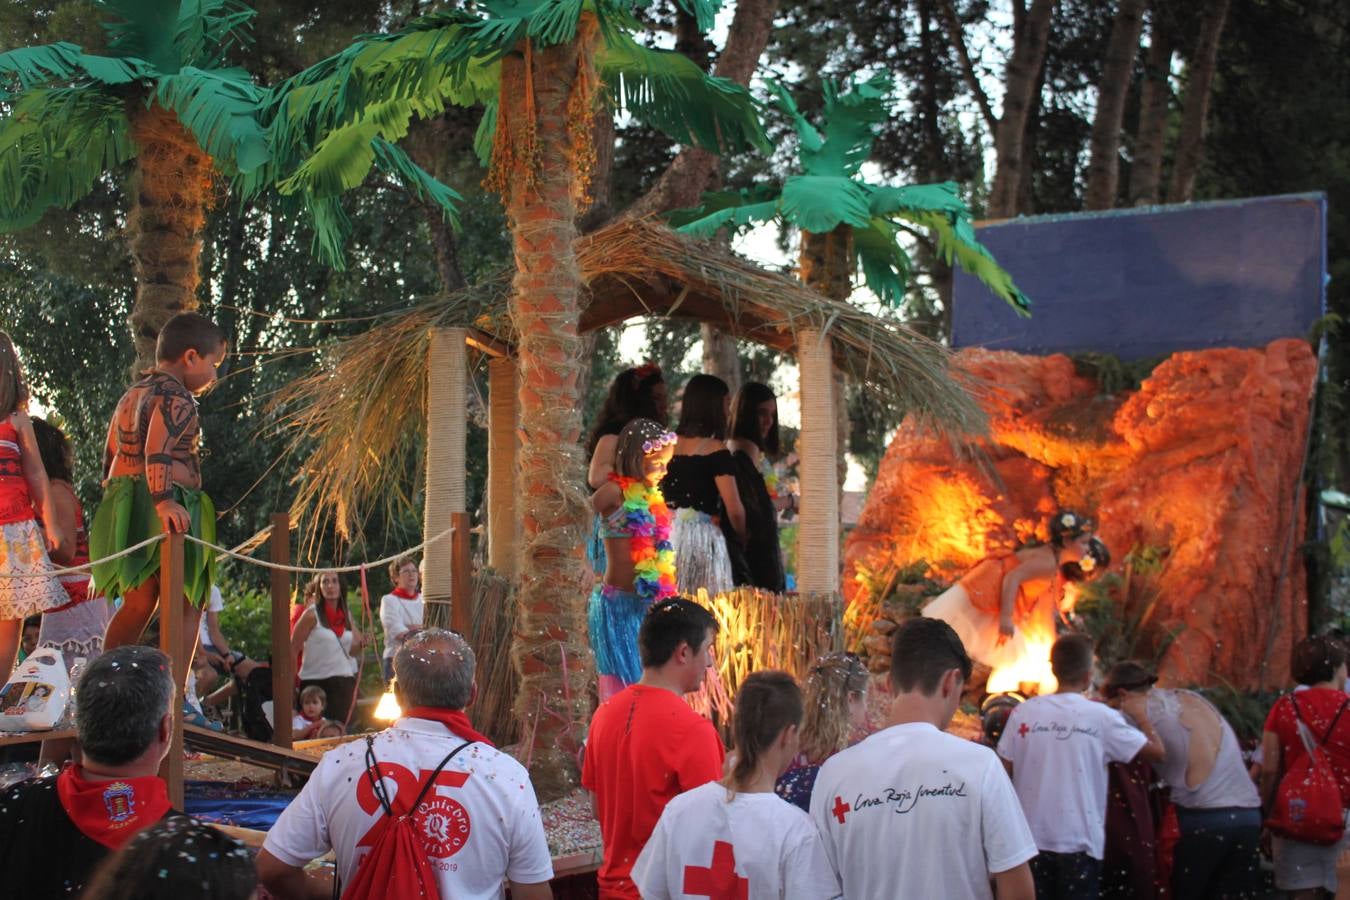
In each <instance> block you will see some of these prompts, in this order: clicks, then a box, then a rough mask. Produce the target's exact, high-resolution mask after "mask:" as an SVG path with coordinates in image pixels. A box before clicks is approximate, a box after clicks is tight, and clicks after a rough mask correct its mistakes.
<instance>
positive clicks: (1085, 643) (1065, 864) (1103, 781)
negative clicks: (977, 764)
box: [998, 634, 1164, 900]
mask: <svg viewBox="0 0 1350 900" xmlns="http://www.w3.org/2000/svg"><path fill="white" fill-rule="evenodd" d="M1092 665H1093V648H1092V639H1091V638H1089V637H1087V636H1086V635H1082V634H1066V635H1064V636H1063V637H1061V638H1060V639H1059V640H1057V641H1055V645H1054V646H1053V647H1052V648H1051V649H1050V669H1051V671H1053V672H1054V674H1055V678H1057V679H1058V680H1059V689H1058V690H1057V691H1056V692H1055V693H1053V694H1049V695H1046V696H1044V697H1032V698H1031V699H1030V700H1027V701H1026V702H1025V703H1022V704H1020V705H1018V706H1017V708H1016V709H1014V710H1013V711H1012V714H1011V715H1010V716H1009V717H1008V724H1007V725H1006V726H1005V727H1004V729H1003V736H1002V737H1001V738H1000V739H999V742H998V753H999V756H1001V757H1003V759H1004V761H1005V763H1006V765H1007V766H1008V772H1009V774H1010V775H1012V779H1013V786H1014V787H1015V788H1016V789H1017V797H1018V799H1019V800H1021V801H1022V809H1023V810H1024V811H1025V812H1026V816H1027V822H1028V823H1029V824H1030V825H1031V833H1032V834H1033V835H1035V838H1036V846H1037V848H1038V849H1039V850H1040V854H1039V855H1038V856H1037V857H1036V859H1035V860H1034V861H1033V862H1032V864H1031V870H1032V874H1033V875H1034V876H1035V879H1036V896H1037V898H1038V900H1057V898H1061V897H1062V898H1066V900H1067V898H1075V900H1077V898H1082V897H1096V896H1097V894H1098V885H1099V883H1100V880H1101V870H1102V858H1103V857H1104V856H1105V855H1106V854H1105V851H1106V787H1107V770H1106V766H1107V764H1108V763H1113V762H1130V761H1131V760H1133V759H1134V758H1135V757H1136V756H1138V757H1141V758H1143V759H1145V760H1148V761H1149V762H1155V763H1156V762H1161V761H1162V758H1163V752H1164V751H1163V744H1162V740H1161V739H1160V738H1159V737H1158V734H1157V732H1155V731H1154V730H1153V726H1152V725H1151V724H1150V723H1149V720H1148V711H1147V704H1146V702H1133V701H1131V708H1130V709H1129V710H1128V712H1129V714H1130V716H1131V717H1132V718H1134V720H1135V721H1136V722H1137V723H1138V724H1139V727H1138V728H1135V727H1134V726H1133V725H1131V724H1130V723H1129V722H1127V721H1126V720H1125V717H1124V716H1122V715H1121V714H1120V713H1119V712H1117V711H1116V710H1114V709H1112V708H1111V707H1109V706H1107V705H1106V704H1105V703H1097V702H1094V701H1092V700H1089V699H1088V698H1087V697H1085V696H1083V694H1084V692H1085V691H1087V689H1088V687H1089V686H1091V684H1092Z"/></svg>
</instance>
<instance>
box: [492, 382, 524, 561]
mask: <svg viewBox="0 0 1350 900" xmlns="http://www.w3.org/2000/svg"><path fill="white" fill-rule="evenodd" d="M516 380H517V379H516V361H515V360H514V359H511V358H510V357H501V358H497V359H492V360H490V361H489V362H488V483H487V510H488V513H487V536H488V547H487V549H488V565H489V566H491V567H492V568H493V570H494V571H496V572H497V573H498V574H499V575H501V576H502V577H503V578H505V579H506V580H507V581H508V582H509V581H512V580H514V579H515V577H516V571H517V569H516V548H517V544H518V542H517V535H518V532H519V529H520V517H519V516H518V515H517V514H516V466H517V465H518V458H517V457H518V453H517V451H518V450H519V448H520V438H519V437H518V436H517V434H516V419H517V416H518V408H519V404H518V400H517V397H516V387H517V386H516Z"/></svg>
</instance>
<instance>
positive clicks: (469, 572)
mask: <svg viewBox="0 0 1350 900" xmlns="http://www.w3.org/2000/svg"><path fill="white" fill-rule="evenodd" d="M451 520H452V521H453V522H454V523H455V533H454V536H453V542H452V544H451V550H450V560H451V561H450V567H451V568H452V569H453V570H454V576H455V577H454V589H453V596H454V598H455V603H454V605H453V606H451V607H450V627H451V628H453V629H454V630H455V631H458V632H459V633H460V634H462V635H464V637H466V638H468V637H469V636H470V634H471V632H470V630H469V629H470V627H471V622H470V616H471V612H472V609H473V600H472V595H473V562H472V561H471V560H470V559H469V547H470V544H469V537H470V533H469V514H468V513H466V512H457V513H455V514H454V515H452V516H451Z"/></svg>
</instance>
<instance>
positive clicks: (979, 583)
mask: <svg viewBox="0 0 1350 900" xmlns="http://www.w3.org/2000/svg"><path fill="white" fill-rule="evenodd" d="M1092 527H1093V523H1092V521H1091V520H1090V519H1088V518H1086V517H1084V516H1081V515H1079V514H1078V513H1076V512H1073V511H1071V510H1060V511H1059V512H1058V513H1056V514H1055V517H1054V518H1053V519H1051V520H1050V543H1048V544H1037V545H1033V546H1027V547H1022V548H1021V549H1019V550H1016V551H1014V552H1012V553H1005V554H1000V555H998V556H992V557H989V558H987V559H984V560H981V561H980V562H979V563H978V564H977V565H976V566H975V567H974V568H973V569H971V570H970V571H969V572H967V573H966V574H965V575H964V576H962V577H961V580H960V581H958V582H957V583H956V584H954V585H952V586H951V587H949V588H948V589H947V590H946V591H944V592H942V593H941V594H939V595H938V596H937V597H935V598H934V599H933V600H932V602H930V603H929V604H928V605H927V606H926V607H924V610H923V614H924V615H925V616H928V617H929V618H932V619H942V620H943V621H944V622H946V623H947V624H948V625H951V626H952V628H953V629H955V631H956V633H957V634H958V635H959V636H960V637H961V641H962V643H964V644H965V646H966V652H967V653H969V654H970V656H971V658H972V659H974V660H976V661H978V662H981V663H984V664H985V665H987V666H990V667H992V668H998V667H999V666H1001V665H1005V664H1008V663H1012V662H1016V661H1017V660H1019V659H1021V658H1023V656H1024V655H1025V653H1026V652H1027V646H1028V644H1044V645H1046V646H1049V645H1050V644H1051V643H1053V642H1054V640H1055V635H1056V628H1055V623H1056V619H1057V613H1058V611H1059V606H1060V603H1061V602H1062V600H1063V597H1064V586H1065V584H1066V583H1067V582H1070V581H1085V580H1089V579H1091V578H1094V577H1096V576H1097V575H1098V574H1100V573H1101V572H1102V571H1103V570H1104V569H1105V568H1106V567H1107V566H1108V565H1109V564H1110V562H1111V554H1110V553H1109V552H1108V551H1107V549H1106V545H1105V544H1103V543H1102V542H1101V541H1100V540H1098V539H1097V538H1095V537H1093V535H1092Z"/></svg>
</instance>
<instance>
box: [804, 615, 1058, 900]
mask: <svg viewBox="0 0 1350 900" xmlns="http://www.w3.org/2000/svg"><path fill="white" fill-rule="evenodd" d="M970 669H971V663H970V657H969V656H968V655H967V654H966V650H965V647H963V646H962V644H961V639H960V638H959V637H957V635H956V632H955V631H953V630H952V628H951V626H950V625H948V624H947V623H946V622H943V621H942V620H941V619H926V618H915V619H910V620H908V621H906V622H904V623H903V624H901V626H900V627H899V628H897V629H896V630H895V632H894V644H893V646H892V650H891V675H890V678H891V687H892V688H893V689H894V691H895V695H896V696H895V700H894V701H893V702H892V704H891V716H890V722H889V726H888V727H887V728H885V729H883V730H881V731H879V732H877V733H876V734H873V735H872V736H871V737H869V738H867V739H866V740H864V741H862V742H861V743H859V744H856V745H854V746H853V747H850V748H848V749H847V750H843V751H841V752H839V753H837V754H835V755H834V756H832V757H830V758H829V759H828V760H826V761H825V764H824V765H823V766H821V768H820V774H819V775H818V776H817V778H816V784H815V788H814V789H813V790H812V792H811V818H812V819H814V820H815V823H816V828H817V829H818V830H819V831H820V834H821V837H822V838H823V840H824V842H825V853H826V855H827V856H828V857H829V860H830V864H831V865H832V866H833V867H834V870H835V873H836V874H837V875H838V876H839V880H840V884H841V886H842V887H843V893H844V896H845V897H847V898H849V900H905V898H912V900H930V898H935V897H953V898H954V897H960V898H963V900H966V898H970V900H989V898H993V897H995V896H997V898H998V900H1031V898H1032V896H1033V894H1034V888H1033V886H1032V880H1031V872H1030V869H1029V868H1028V866H1027V861H1028V860H1029V859H1031V858H1032V857H1033V856H1035V855H1036V844H1035V842H1034V841H1033V840H1032V837H1031V832H1030V831H1029V830H1028V828H1027V823H1026V819H1025V818H1024V817H1023V815H1022V808H1021V806H1020V805H1019V804H1018V802H1017V795H1016V794H1015V793H1013V788H1012V785H1011V784H1010V783H1009V782H1008V776H1007V773H1005V772H1004V771H1003V767H1002V766H1001V765H1000V764H999V761H998V757H997V756H995V755H994V752H993V751H992V750H990V749H989V748H987V747H983V746H980V745H979V744H976V743H973V742H971V741H967V740H963V739H961V738H958V737H956V736H954V735H950V734H946V733H945V732H943V731H942V729H944V728H946V727H947V725H948V724H950V723H951V720H952V716H953V715H954V714H955V712H956V707H957V705H958V704H959V703H960V702H961V689H962V687H963V686H964V685H965V682H966V679H967V678H969V677H970ZM991 882H992V886H991Z"/></svg>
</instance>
